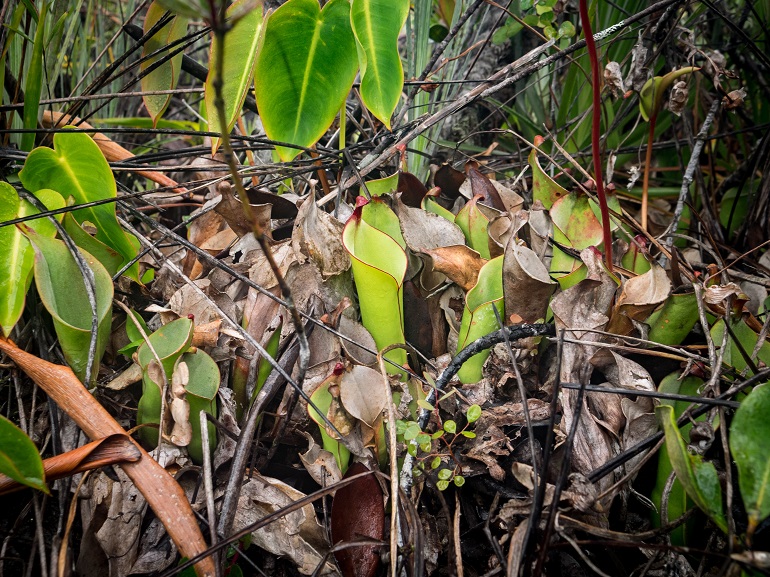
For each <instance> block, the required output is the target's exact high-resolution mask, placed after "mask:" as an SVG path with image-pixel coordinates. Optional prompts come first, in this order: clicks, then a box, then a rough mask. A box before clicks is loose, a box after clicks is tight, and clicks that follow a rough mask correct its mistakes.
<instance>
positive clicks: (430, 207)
mask: <svg viewBox="0 0 770 577" xmlns="http://www.w3.org/2000/svg"><path fill="white" fill-rule="evenodd" d="M422 209H423V210H425V211H427V212H432V213H433V214H437V215H439V216H441V217H443V218H445V219H447V220H448V221H449V222H454V221H455V215H454V214H452V213H451V211H449V210H447V209H445V208H444V207H443V206H441V205H440V204H439V203H437V202H436V201H435V200H433V198H432V197H430V196H428V195H427V194H426V195H425V197H424V198H423V199H422Z"/></svg>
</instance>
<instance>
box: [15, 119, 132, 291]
mask: <svg viewBox="0 0 770 577" xmlns="http://www.w3.org/2000/svg"><path fill="white" fill-rule="evenodd" d="M53 144H54V148H52V149H51V148H47V147H43V146H39V147H38V148H36V149H35V150H33V151H32V152H30V153H29V156H27V160H26V162H25V163H24V168H23V169H22V171H21V172H20V173H19V178H20V179H21V182H22V184H23V185H24V187H25V188H26V189H27V190H29V191H31V192H36V191H38V190H40V189H43V188H50V189H53V190H55V191H57V192H58V193H60V194H61V195H62V196H63V197H64V199H65V200H67V199H68V198H69V197H72V198H73V199H74V200H75V202H76V203H77V204H84V203H87V202H92V201H95V200H102V199H106V198H115V197H116V196H117V188H116V186H115V179H114V178H113V176H112V171H111V170H110V166H109V164H107V161H106V160H105V158H104V155H103V154H102V152H101V151H100V150H99V147H98V146H97V145H96V143H95V142H94V141H93V140H92V139H91V137H89V136H88V135H87V134H83V133H74V132H58V133H56V134H54V137H53ZM72 215H73V216H74V217H75V220H77V221H78V222H80V223H82V222H86V221H87V222H90V223H92V224H93V225H94V226H95V227H96V229H97V231H96V238H97V239H99V240H100V241H101V242H103V243H104V244H106V245H107V246H109V247H111V248H113V249H114V250H116V251H117V252H119V253H120V255H121V256H122V257H123V262H122V263H121V265H123V264H125V263H127V262H128V261H130V260H131V259H133V258H134V257H135V256H136V254H137V252H138V250H139V241H137V240H136V239H135V238H134V237H133V236H131V235H129V234H127V233H126V232H125V231H124V230H123V229H122V228H121V227H120V224H119V223H118V219H117V218H116V216H115V205H114V204H111V203H110V204H101V205H98V206H92V207H89V208H81V209H78V210H76V211H73V212H72ZM138 274H139V265H138V264H134V265H132V266H131V268H129V269H128V271H126V275H127V276H129V277H130V278H132V279H134V280H139V279H138Z"/></svg>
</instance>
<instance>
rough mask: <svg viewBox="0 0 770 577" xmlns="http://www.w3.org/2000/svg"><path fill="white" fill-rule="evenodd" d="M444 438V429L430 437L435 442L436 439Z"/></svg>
mask: <svg viewBox="0 0 770 577" xmlns="http://www.w3.org/2000/svg"><path fill="white" fill-rule="evenodd" d="M443 436H444V429H439V430H438V431H436V432H435V433H433V434H432V435H431V436H430V438H431V439H433V440H435V439H440V438H441V437H443Z"/></svg>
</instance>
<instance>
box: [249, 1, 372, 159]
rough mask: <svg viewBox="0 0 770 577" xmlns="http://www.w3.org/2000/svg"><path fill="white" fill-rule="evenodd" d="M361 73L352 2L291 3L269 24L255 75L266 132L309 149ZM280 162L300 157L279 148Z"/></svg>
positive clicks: (270, 19)
mask: <svg viewBox="0 0 770 577" xmlns="http://www.w3.org/2000/svg"><path fill="white" fill-rule="evenodd" d="M357 69H358V60H357V57H356V43H355V38H354V37H353V31H352V30H351V28H350V3H349V1H348V0H331V1H330V2H328V3H327V4H326V6H324V8H323V10H321V8H320V7H319V5H318V0H289V1H288V2H286V4H284V5H283V6H281V7H280V8H278V9H277V10H276V11H275V12H273V13H272V14H271V15H270V16H269V17H268V19H267V21H266V22H265V30H264V37H263V40H262V46H261V48H260V50H259V53H258V54H257V64H256V70H255V74H254V84H255V93H256V98H257V105H258V106H259V113H260V116H261V118H262V123H263V125H264V127H265V132H266V133H267V135H268V137H269V138H271V139H272V140H277V141H280V142H289V143H292V144H297V145H299V146H305V147H309V146H312V145H313V144H315V143H316V141H317V140H318V139H319V138H321V136H323V134H324V132H326V129H327V128H329V126H330V125H331V123H332V121H333V120H334V117H335V116H336V115H337V113H338V112H339V110H340V108H341V107H342V105H343V103H344V102H345V99H346V97H347V95H348V92H349V91H350V88H351V87H352V85H353V80H354V79H355V76H356V72H357ZM276 150H277V152H278V155H279V156H280V158H281V160H283V161H289V160H292V159H293V158H294V157H295V156H297V154H299V152H300V151H298V150H297V149H294V148H287V147H283V146H279V147H277V148H276Z"/></svg>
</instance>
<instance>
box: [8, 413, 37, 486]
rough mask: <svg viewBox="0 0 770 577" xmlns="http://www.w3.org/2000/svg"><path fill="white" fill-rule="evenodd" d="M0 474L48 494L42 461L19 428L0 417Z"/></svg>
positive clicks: (30, 441) (33, 444)
mask: <svg viewBox="0 0 770 577" xmlns="http://www.w3.org/2000/svg"><path fill="white" fill-rule="evenodd" d="M0 473H2V474H3V475H6V476H8V477H10V478H11V479H13V480H14V481H16V482H17V483H21V484H22V485H26V486H28V487H32V488H33V489H39V490H40V491H43V492H45V493H48V487H46V484H45V473H44V472H43V461H42V460H41V459H40V454H39V453H38V452H37V447H35V443H33V442H32V439H30V438H29V437H28V436H27V435H25V434H24V431H22V430H21V429H20V428H18V427H17V426H16V425H14V424H13V423H12V422H11V421H9V420H8V419H6V418H5V417H4V416H2V415H0Z"/></svg>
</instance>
